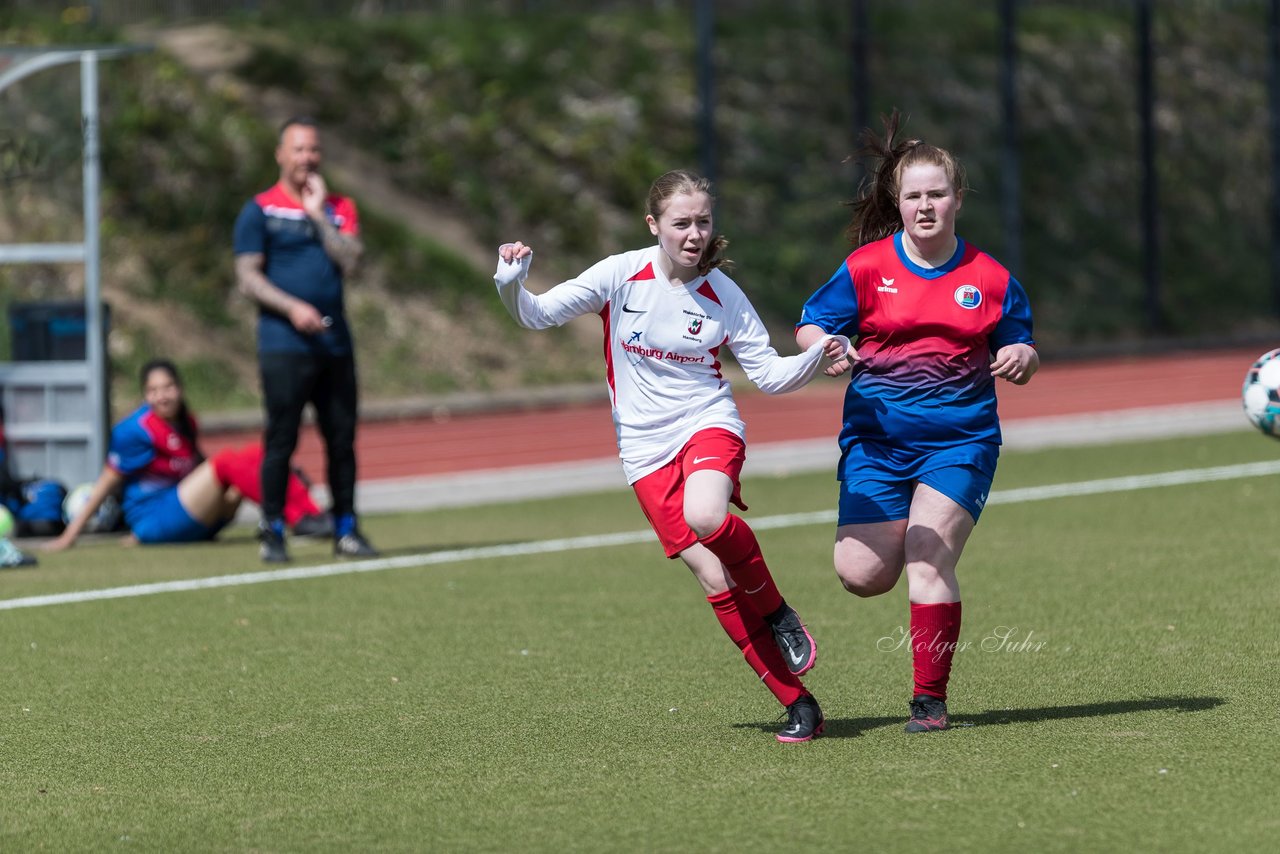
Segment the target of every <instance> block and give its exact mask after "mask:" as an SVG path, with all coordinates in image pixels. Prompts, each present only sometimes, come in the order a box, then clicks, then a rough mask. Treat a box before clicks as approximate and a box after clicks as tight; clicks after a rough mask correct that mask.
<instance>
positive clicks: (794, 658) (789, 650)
mask: <svg viewBox="0 0 1280 854" xmlns="http://www.w3.org/2000/svg"><path fill="white" fill-rule="evenodd" d="M787 655H789V656H790V657H791V663H792V664H799V663H800V662H802V661H804V656H803V655H796V653H795V650H793V649H792V648H791V647H787Z"/></svg>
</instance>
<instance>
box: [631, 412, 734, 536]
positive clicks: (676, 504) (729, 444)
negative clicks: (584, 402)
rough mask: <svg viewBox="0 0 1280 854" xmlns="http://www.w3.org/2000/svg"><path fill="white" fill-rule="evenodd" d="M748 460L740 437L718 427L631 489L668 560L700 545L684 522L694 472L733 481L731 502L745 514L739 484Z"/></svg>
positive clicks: (704, 432) (695, 437)
mask: <svg viewBox="0 0 1280 854" xmlns="http://www.w3.org/2000/svg"><path fill="white" fill-rule="evenodd" d="M746 458H747V446H746V445H745V444H744V443H743V441H742V439H741V437H739V436H736V435H734V434H733V433H730V432H729V431H728V430H724V429H721V428H719V427H713V428H711V429H710V430H699V431H698V432H697V433H694V434H693V436H692V437H690V439H689V441H688V442H685V445H684V447H683V448H681V449H680V452H679V453H678V454H676V455H675V457H673V458H672V460H671V462H669V463H667V464H666V465H664V466H663V467H662V468H660V469H658V470H657V471H653V472H650V473H649V474H647V475H645V476H644V477H642V478H640V479H639V480H637V481H636V482H635V483H633V484H632V485H631V488H632V489H634V490H635V491H636V498H637V499H639V501H640V509H641V510H643V511H644V515H645V518H647V519H648V520H649V524H650V525H651V526H652V527H653V531H654V533H656V534H657V535H658V542H660V543H662V548H663V550H664V551H665V552H666V553H667V557H675V556H676V555H678V554H680V552H682V551H684V550H685V549H687V548H689V547H690V546H692V545H693V544H694V543H696V542H698V535H697V534H695V533H694V532H693V529H691V528H690V527H689V525H688V524H687V523H686V522H685V521H684V482H685V479H686V478H687V477H689V475H690V474H692V473H693V472H695V471H719V472H724V473H725V474H726V475H728V476H729V479H730V480H731V481H733V495H732V496H731V498H730V500H731V501H733V503H734V504H736V505H737V506H738V507H740V508H742V509H743V510H746V509H747V505H745V504H743V503H742V484H741V483H739V482H738V478H739V476H740V475H741V474H742V463H743V461H744V460H746Z"/></svg>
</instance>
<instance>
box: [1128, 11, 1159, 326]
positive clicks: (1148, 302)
mask: <svg viewBox="0 0 1280 854" xmlns="http://www.w3.org/2000/svg"><path fill="white" fill-rule="evenodd" d="M1137 12H1138V14H1137V19H1136V21H1135V28H1136V30H1137V40H1138V110H1139V114H1140V116H1141V126H1142V131H1141V134H1142V136H1141V159H1142V260H1143V269H1144V273H1145V276H1144V279H1145V282H1146V291H1145V295H1144V300H1143V304H1144V306H1145V308H1146V315H1147V328H1148V329H1149V330H1150V331H1152V332H1159V331H1162V330H1163V329H1164V325H1165V323H1164V309H1163V306H1162V299H1161V294H1160V218H1159V217H1160V206H1159V200H1158V198H1157V195H1158V193H1157V191H1158V186H1157V182H1156V133H1155V100H1156V95H1155V75H1154V73H1153V65H1154V61H1153V58H1152V53H1153V51H1152V47H1151V0H1138V4H1137Z"/></svg>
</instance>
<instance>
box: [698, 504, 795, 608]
mask: <svg viewBox="0 0 1280 854" xmlns="http://www.w3.org/2000/svg"><path fill="white" fill-rule="evenodd" d="M700 542H701V543H702V544H703V545H704V546H706V547H707V548H708V549H710V550H711V553H712V554H713V555H715V556H716V557H718V558H720V562H721V563H723V564H724V568H725V569H727V570H729V577H730V578H732V579H733V583H734V584H736V585H738V589H739V590H741V591H742V592H744V593H746V594H747V598H748V599H749V600H750V601H751V604H752V605H753V606H754V607H755V609H756V611H757V612H758V613H759V614H760V616H762V617H767V616H769V615H770V614H772V613H773V612H774V611H776V610H778V609H779V608H781V607H782V594H781V593H779V592H778V585H776V584H774V583H773V576H772V575H771V574H770V573H769V565H768V564H766V563H765V562H764V555H763V554H761V552H760V542H759V541H758V540H757V539H756V533H755V531H753V530H751V526H750V525H748V524H747V523H746V522H744V521H742V519H740V518H738V517H737V516H735V515H733V514H732V513H730V514H729V515H727V516H726V517H725V519H724V524H723V525H721V526H720V527H719V529H718V530H717V531H716V532H715V533H714V534H711V535H710V536H707V537H703V538H702V539H701V540H700Z"/></svg>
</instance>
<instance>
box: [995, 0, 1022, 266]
mask: <svg viewBox="0 0 1280 854" xmlns="http://www.w3.org/2000/svg"><path fill="white" fill-rule="evenodd" d="M1017 12H1018V0H1000V28H1001V39H1000V40H1001V51H1000V106H1001V111H1002V113H1003V115H1004V158H1003V164H1002V170H1001V175H1002V177H1003V179H1004V180H1003V190H1004V192H1003V194H1002V195H1003V207H1004V239H1005V249H1004V256H1005V257H1004V262H1005V264H1006V265H1007V266H1008V268H1009V270H1010V271H1011V272H1012V273H1013V275H1014V276H1015V277H1017V276H1019V275H1021V274H1022V210H1021V205H1020V199H1021V195H1022V185H1021V181H1022V175H1021V171H1022V164H1021V159H1020V152H1019V148H1018V40H1017V33H1018V22H1017Z"/></svg>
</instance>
